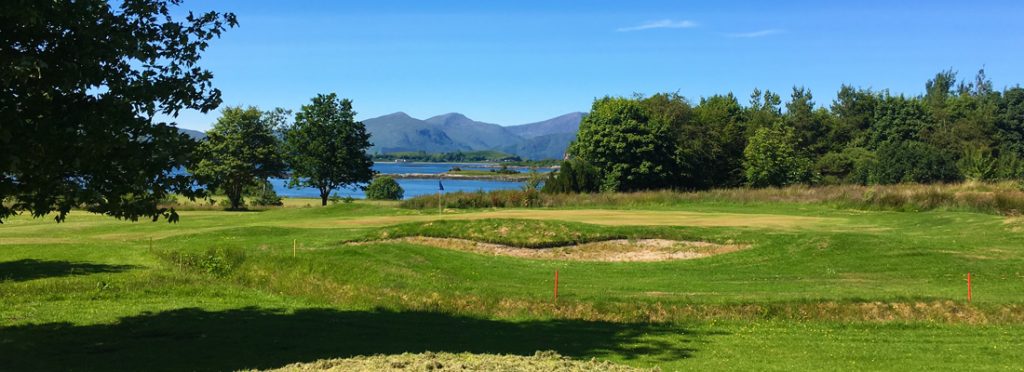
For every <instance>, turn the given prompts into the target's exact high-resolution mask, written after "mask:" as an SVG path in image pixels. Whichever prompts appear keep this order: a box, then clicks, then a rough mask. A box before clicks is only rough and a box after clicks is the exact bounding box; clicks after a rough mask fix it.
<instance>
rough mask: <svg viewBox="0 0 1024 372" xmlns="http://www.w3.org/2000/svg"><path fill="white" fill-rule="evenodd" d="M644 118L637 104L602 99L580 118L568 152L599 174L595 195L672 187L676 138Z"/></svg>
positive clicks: (613, 99)
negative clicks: (577, 131) (578, 126)
mask: <svg viewBox="0 0 1024 372" xmlns="http://www.w3.org/2000/svg"><path fill="white" fill-rule="evenodd" d="M649 115H650V114H649V112H648V110H647V109H646V108H645V107H644V105H643V104H642V103H641V102H640V101H639V100H636V99H629V98H612V97H605V98H601V99H598V100H595V101H594V104H593V107H592V109H591V112H590V114H588V115H587V116H586V117H584V118H583V121H582V122H581V123H580V129H579V133H578V135H577V138H576V141H575V142H573V144H572V145H571V146H570V148H569V153H570V155H571V156H573V157H578V158H580V159H581V160H583V161H585V162H587V163H590V164H592V165H593V166H595V167H597V168H598V169H599V170H600V172H601V179H602V181H601V190H603V191H634V190H645V189H658V188H668V187H671V186H672V180H673V174H672V171H673V169H674V168H675V161H674V160H675V159H674V156H675V154H676V139H677V138H676V136H675V133H674V132H673V130H672V129H671V128H670V127H668V126H667V125H663V123H660V122H656V121H652V120H650V116H649Z"/></svg>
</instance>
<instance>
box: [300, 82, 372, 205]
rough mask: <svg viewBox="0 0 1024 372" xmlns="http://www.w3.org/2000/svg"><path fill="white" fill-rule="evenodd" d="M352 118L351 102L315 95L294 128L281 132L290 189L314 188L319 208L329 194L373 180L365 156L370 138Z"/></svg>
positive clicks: (359, 123) (334, 96) (370, 164)
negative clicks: (319, 201)
mask: <svg viewBox="0 0 1024 372" xmlns="http://www.w3.org/2000/svg"><path fill="white" fill-rule="evenodd" d="M355 116H356V113H355V112H354V111H352V101H351V100H348V99H338V96H337V95H336V94H334V93H331V94H326V95H324V94H318V95H317V96H316V97H313V99H312V103H310V104H308V105H303V106H302V109H301V110H299V112H298V113H296V114H295V124H293V125H292V126H291V127H289V128H287V129H286V130H285V131H284V138H285V140H284V142H285V153H286V154H287V155H286V156H287V159H288V165H289V166H290V167H291V170H292V179H291V181H290V182H289V185H290V186H293V187H294V186H307V187H315V188H316V189H317V190H319V191H320V200H321V205H327V199H328V198H329V197H330V195H331V191H332V190H334V189H337V188H339V187H349V186H352V185H356V184H360V183H365V182H370V180H372V179H373V173H374V172H373V169H372V166H373V160H372V159H371V158H370V155H369V154H367V152H366V151H367V150H368V149H369V148H370V146H372V145H371V144H370V135H369V134H368V133H366V126H364V125H363V123H362V122H358V121H356V120H355Z"/></svg>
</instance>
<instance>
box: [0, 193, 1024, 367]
mask: <svg viewBox="0 0 1024 372" xmlns="http://www.w3.org/2000/svg"><path fill="white" fill-rule="evenodd" d="M289 205H299V206H301V205H303V204H302V203H301V202H300V203H297V204H296V203H289ZM649 209H650V210H648V211H638V210H635V209H633V210H625V209H601V207H600V206H592V207H589V208H583V209H565V210H557V209H541V210H536V209H533V210H524V209H501V210H461V211H451V212H450V213H446V214H445V215H444V216H438V215H436V211H434V212H432V213H431V212H430V211H426V210H425V211H418V210H407V209H399V208H396V207H394V206H392V204H369V203H354V204H340V205H336V206H329V207H325V208H320V207H315V208H302V207H289V208H276V209H271V210H267V211H262V212H239V213H228V212H220V211H207V210H197V211H184V212H182V220H181V223H179V224H176V225H168V224H166V223H148V222H147V223H130V222H124V221H116V220H112V219H109V218H105V217H102V216H93V215H88V214H84V213H74V214H72V215H71V216H70V217H69V219H68V222H66V223H62V224H54V223H53V222H51V221H50V220H47V219H41V220H32V219H30V218H26V217H18V218H13V219H10V220H9V221H5V224H4V225H2V226H0V361H3V363H2V364H3V366H4V368H0V369H9V370H53V369H77V370H140V369H144V370H182V369H187V370H228V369H247V368H277V367H282V366H285V365H288V364H291V363H298V362H312V361H315V360H319V359H331V358H347V357H355V356H360V355H373V354H401V353H404V352H412V353H420V352H427V351H430V352H450V353H463V352H470V353H478V354H514V355H533V354H534V352H535V351H537V350H554V351H556V352H558V353H560V354H561V355H565V356H568V357H572V358H577V359H589V358H595V357H596V358H600V359H602V360H609V361H612V362H615V363H624V364H628V365H633V366H638V367H653V366H658V367H661V368H662V369H664V370H677V369H696V368H712V369H729V370H736V369H738V370H750V369H757V370H794V369H796V370H821V369H834V370H864V369H875V370H877V369H892V368H896V367H897V366H898V367H899V368H900V369H908V370H929V369H1011V370H1012V369H1014V368H1019V366H1020V365H1024V357H1021V356H1020V354H1019V353H1018V352H1017V351H1018V350H1019V349H1021V348H1022V347H1024V305H1022V304H1024V291H1021V288H1024V271H1022V270H1021V267H1024V265H1022V264H1024V244H1022V243H1021V241H1022V240H1021V238H1022V235H1024V221H1021V220H1020V219H1019V218H1016V217H1004V216H999V215H990V214H979V213H969V212H956V211H931V212H919V213H909V212H886V211H857V210H842V209H835V208H833V207H829V206H824V205H813V204H812V205H808V204H768V203H762V204H756V205H755V204H746V203H738V202H737V203H729V202H723V201H711V202H703V201H700V200H688V201H678V202H675V203H672V204H659V205H657V206H652V207H649ZM401 236H432V237H443V238H445V237H450V238H460V239H470V240H477V241H488V242H494V243H500V244H509V245H516V246H525V247H545V246H556V245H563V244H565V243H567V242H585V241H599V240H607V239H621V238H664V239H677V240H699V241H709V242H719V243H729V242H737V243H744V244H750V245H751V247H750V248H749V249H746V250H743V251H739V252H733V253H728V254H723V255H719V256H714V257H709V258H705V259H699V260H688V261H669V262H652V263H627V262H613V263H607V262H578V261H556V260H523V259H518V258H513V257H493V256H484V255H478V254H473V253H466V252H457V251H451V250H445V249H438V248H434V247H428V246H422V245H416V244H409V243H401V242H388V243H370V244H360V245H349V244H345V243H346V242H352V241H363V242H372V241H374V240H377V239H382V238H395V237H401ZM293 242H296V243H297V247H296V248H297V249H296V250H295V256H294V257H293V246H292V244H293ZM555 270H558V272H559V275H560V291H559V301H558V303H554V302H553V301H552V293H551V291H552V285H553V283H552V279H553V273H554V271H555ZM967 272H971V273H972V279H973V280H974V284H975V288H974V301H973V302H972V303H971V304H967V303H965V301H964V297H965V292H966V291H965V275H966V273H967Z"/></svg>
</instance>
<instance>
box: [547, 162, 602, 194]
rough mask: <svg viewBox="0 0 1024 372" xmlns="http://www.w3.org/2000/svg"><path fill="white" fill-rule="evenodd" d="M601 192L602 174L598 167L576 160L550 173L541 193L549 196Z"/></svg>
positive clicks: (563, 164)
mask: <svg viewBox="0 0 1024 372" xmlns="http://www.w3.org/2000/svg"><path fill="white" fill-rule="evenodd" d="M600 190H601V174H600V172H599V171H598V169H597V167H595V166H593V165H590V164H589V163H587V162H585V161H583V160H580V159H578V158H576V159H569V160H566V161H564V162H562V166H561V167H560V168H559V169H558V170H557V171H554V172H551V173H548V179H547V181H545V182H544V187H543V188H542V189H541V192H544V193H547V194H574V193H590V192H598V191H600Z"/></svg>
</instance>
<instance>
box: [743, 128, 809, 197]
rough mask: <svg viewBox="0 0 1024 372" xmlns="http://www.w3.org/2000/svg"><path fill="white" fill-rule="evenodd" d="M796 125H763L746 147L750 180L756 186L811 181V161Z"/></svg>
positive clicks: (746, 162) (745, 167)
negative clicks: (802, 149)
mask: <svg viewBox="0 0 1024 372" xmlns="http://www.w3.org/2000/svg"><path fill="white" fill-rule="evenodd" d="M798 141H799V140H798V139H797V138H796V134H795V133H794V131H793V128H791V127H787V126H783V125H773V126H770V127H764V128H759V129H757V130H756V131H755V132H754V135H753V136H752V137H750V142H749V143H748V144H747V148H746V149H745V150H744V152H743V154H744V159H745V161H744V169H745V171H746V175H747V183H749V184H750V186H753V187H765V186H788V185H792V184H796V183H801V182H807V181H809V180H810V176H811V174H810V169H811V163H810V160H808V159H807V158H806V157H804V156H802V155H801V153H800V151H798V150H797V148H798V145H797V143H798Z"/></svg>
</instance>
